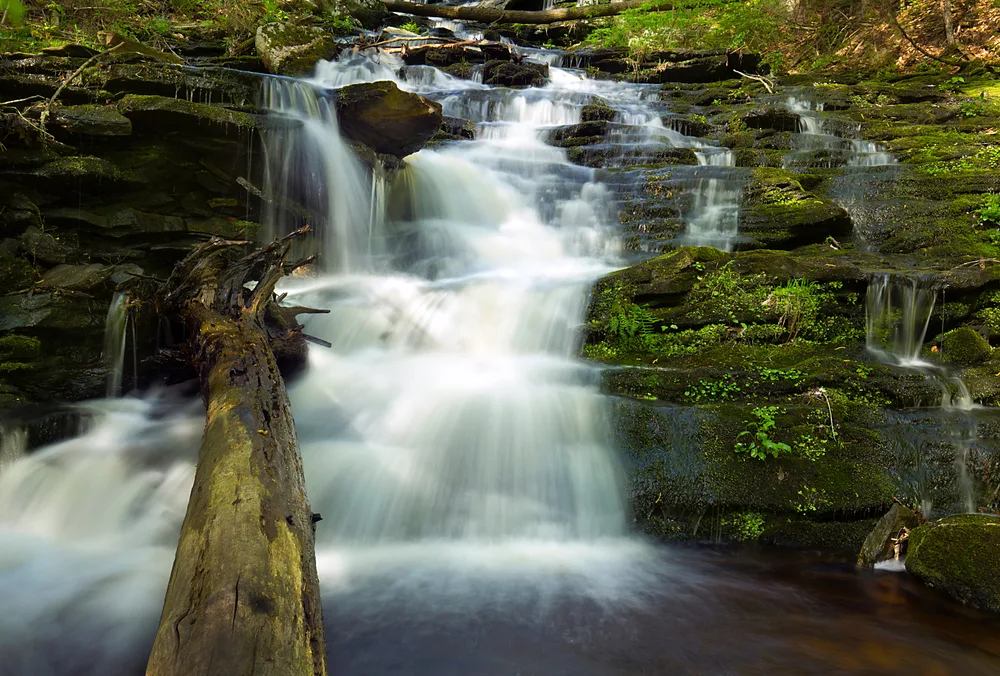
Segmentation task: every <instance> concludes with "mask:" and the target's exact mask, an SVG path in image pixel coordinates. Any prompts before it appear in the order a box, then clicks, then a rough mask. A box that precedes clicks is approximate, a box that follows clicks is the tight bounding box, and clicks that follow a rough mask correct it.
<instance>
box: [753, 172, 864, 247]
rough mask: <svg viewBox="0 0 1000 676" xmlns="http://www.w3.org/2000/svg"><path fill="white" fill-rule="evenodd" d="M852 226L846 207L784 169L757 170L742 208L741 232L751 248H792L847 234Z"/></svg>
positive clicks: (846, 235) (838, 237)
mask: <svg viewBox="0 0 1000 676" xmlns="http://www.w3.org/2000/svg"><path fill="white" fill-rule="evenodd" d="M852 227H853V226H852V224H851V218H850V216H849V215H848V214H847V212H846V211H844V209H843V208H841V207H840V206H838V205H837V204H836V203H835V202H833V201H831V200H827V199H823V198H820V197H817V196H816V195H814V194H812V193H810V192H807V191H806V190H804V189H803V188H802V184H801V183H800V182H799V181H798V179H796V178H795V177H793V176H792V175H790V174H788V173H787V172H785V171H783V170H775V169H758V170H756V171H755V172H754V174H753V180H752V182H751V185H750V186H749V187H748V188H747V191H746V196H745V205H744V207H743V208H742V209H741V211H740V225H739V232H740V234H741V235H743V236H746V237H749V238H751V240H752V242H751V243H750V246H749V248H766V249H793V248H795V247H798V246H803V245H806V244H814V243H821V242H824V241H825V240H826V238H827V237H834V238H836V239H840V238H845V237H848V236H850V234H851V231H852Z"/></svg>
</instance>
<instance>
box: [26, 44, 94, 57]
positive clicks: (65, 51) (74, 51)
mask: <svg viewBox="0 0 1000 676" xmlns="http://www.w3.org/2000/svg"><path fill="white" fill-rule="evenodd" d="M41 51H42V54H44V55H46V56H66V57H73V58H81V59H89V58H90V57H92V56H94V55H96V54H100V52H99V51H98V50H96V49H94V48H93V47H87V46H86V45H60V46H58V47H43V48H42V50H41Z"/></svg>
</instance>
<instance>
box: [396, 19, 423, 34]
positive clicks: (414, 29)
mask: <svg viewBox="0 0 1000 676" xmlns="http://www.w3.org/2000/svg"><path fill="white" fill-rule="evenodd" d="M400 28H402V29H403V30H404V31H410V32H411V33H416V34H417V35H420V34H421V33H423V32H424V27H423V26H421V25H420V24H418V23H417V22H416V21H407V22H406V23H404V24H403V25H402V26H400Z"/></svg>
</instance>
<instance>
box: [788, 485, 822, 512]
mask: <svg viewBox="0 0 1000 676" xmlns="http://www.w3.org/2000/svg"><path fill="white" fill-rule="evenodd" d="M798 496H799V497H800V498H801V499H802V501H801V502H797V503H796V504H794V505H792V508H793V509H795V511H796V512H798V513H799V514H808V513H809V512H815V511H817V510H818V509H819V508H820V507H825V506H827V505H829V504H830V501H829V500H827V499H826V493H825V491H817V490H816V489H815V488H810V487H809V486H802V488H801V489H800V490H799V491H798Z"/></svg>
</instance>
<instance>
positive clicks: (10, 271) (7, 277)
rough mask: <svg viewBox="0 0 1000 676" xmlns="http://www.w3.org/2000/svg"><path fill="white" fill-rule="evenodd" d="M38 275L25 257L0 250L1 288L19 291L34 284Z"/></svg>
mask: <svg viewBox="0 0 1000 676" xmlns="http://www.w3.org/2000/svg"><path fill="white" fill-rule="evenodd" d="M37 276H38V275H37V274H36V273H35V269H34V268H33V267H31V264H30V263H28V261H26V260H24V259H23V258H15V257H13V256H11V255H9V254H7V253H6V252H4V251H2V250H0V288H3V289H4V290H5V291H8V292H9V291H19V290H21V289H26V288H28V287H29V286H31V285H32V283H33V282H34V281H35V279H36V277H37Z"/></svg>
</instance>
